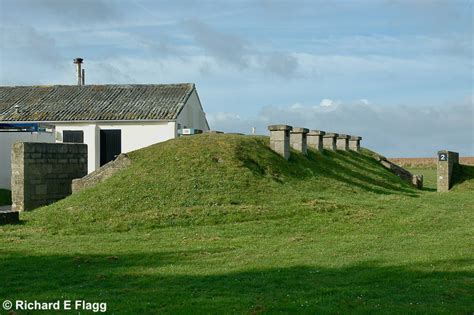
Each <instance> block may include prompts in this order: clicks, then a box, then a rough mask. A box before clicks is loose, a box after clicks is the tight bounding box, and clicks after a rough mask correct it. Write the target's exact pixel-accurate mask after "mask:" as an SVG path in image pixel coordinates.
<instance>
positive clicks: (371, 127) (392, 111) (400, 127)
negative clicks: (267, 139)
mask: <svg viewBox="0 0 474 315" xmlns="http://www.w3.org/2000/svg"><path fill="white" fill-rule="evenodd" d="M321 104H326V106H325V105H322V106H303V105H301V104H297V106H295V104H293V105H290V106H287V107H277V106H267V107H264V108H263V109H262V110H261V111H260V112H259V113H258V114H257V115H256V116H255V117H249V118H242V117H241V116H238V115H232V114H224V113H221V114H220V116H219V117H220V118H221V119H211V120H210V124H211V128H215V129H218V130H223V131H227V132H244V133H249V132H250V130H251V127H252V126H256V127H257V130H258V133H260V134H267V132H266V126H267V125H269V124H276V123H284V124H289V125H292V126H302V127H306V128H310V129H319V130H326V131H330V132H339V133H346V134H352V135H359V136H362V137H363V145H364V146H366V147H368V148H370V149H373V150H375V151H377V152H380V153H382V154H385V155H387V156H392V157H394V156H413V157H416V156H433V155H434V154H435V152H437V151H438V150H441V149H450V150H454V151H459V152H460V153H461V155H474V119H473V118H474V106H473V103H472V101H471V100H470V97H469V98H466V99H465V100H464V101H462V102H452V103H451V104H447V105H445V106H419V105H418V106H407V105H401V106H383V105H380V104H377V105H375V104H371V103H369V102H362V101H356V102H345V103H342V102H341V104H342V105H343V106H337V107H336V108H335V110H332V111H327V110H325V108H327V107H328V106H327V105H330V107H331V106H333V105H332V104H334V101H332V100H330V99H324V100H322V101H321Z"/></svg>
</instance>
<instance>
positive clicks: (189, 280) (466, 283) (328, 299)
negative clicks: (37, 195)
mask: <svg viewBox="0 0 474 315" xmlns="http://www.w3.org/2000/svg"><path fill="white" fill-rule="evenodd" d="M224 251H226V250H225V249H224ZM219 252H220V250H214V251H210V252H203V251H181V252H179V251H176V252H151V253H147V254H128V255H120V254H118V256H107V255H85V256H84V255H57V256H54V255H51V256H46V255H25V254H23V253H19V252H7V253H3V255H2V258H1V259H0V270H1V274H2V286H1V288H0V297H1V298H4V299H10V300H15V299H28V300H41V301H54V300H57V299H73V300H74V299H85V300H87V301H98V302H107V303H108V312H110V313H117V314H156V313H163V312H164V313H189V312H193V313H199V314H201V313H240V314H242V313H260V312H271V313H280V312H282V313H367V312H375V313H384V314H385V313H398V314H406V313H466V314H467V313H470V312H472V310H474V300H472V295H471V294H472V290H473V287H472V277H474V273H473V272H469V271H453V272H448V271H436V269H438V270H446V268H454V267H455V266H459V269H464V270H466V267H467V266H469V265H470V264H472V261H471V260H453V261H434V262H431V263H429V264H427V265H422V264H413V265H407V266H386V265H381V264H379V263H377V262H367V263H361V264H358V265H352V266H346V267H340V268H327V267H317V266H312V267H308V266H293V267H285V268H269V269H254V270H246V271H234V272H229V273H216V272H214V271H213V270H212V269H209V267H207V266H204V265H202V264H201V265H200V266H199V265H198V267H196V264H195V262H196V261H198V260H204V259H206V257H211V255H213V254H219ZM190 266H192V268H190ZM199 268H201V269H199Z"/></svg>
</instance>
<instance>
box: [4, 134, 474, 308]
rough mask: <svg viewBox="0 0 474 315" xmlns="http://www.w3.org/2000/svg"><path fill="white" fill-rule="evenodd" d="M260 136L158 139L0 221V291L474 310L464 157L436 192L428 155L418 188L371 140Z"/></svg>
mask: <svg viewBox="0 0 474 315" xmlns="http://www.w3.org/2000/svg"><path fill="white" fill-rule="evenodd" d="M267 144H268V139H267V138H265V137H250V136H245V137H244V136H230V135H200V136H195V137H194V136H193V137H189V138H180V139H177V140H172V141H168V142H165V143H161V144H158V145H154V146H151V147H149V148H146V149H143V150H140V151H136V152H133V153H131V154H130V157H131V159H132V160H133V164H132V166H131V167H130V168H129V169H127V170H125V171H122V172H121V173H119V174H117V175H116V176H114V177H112V178H110V179H109V180H107V181H106V182H104V183H102V184H100V185H98V186H97V187H95V188H92V189H89V190H86V191H83V192H81V193H79V194H77V195H73V196H71V197H69V198H67V199H65V200H63V201H60V202H58V203H56V204H54V205H51V206H48V207H44V208H41V209H37V210H35V211H32V212H30V213H22V216H21V219H22V224H20V225H14V226H3V227H0V255H1V256H0V275H1V286H0V299H2V300H3V299H10V300H16V299H27V300H40V301H55V300H58V299H60V300H62V299H72V300H74V299H85V300H87V301H90V302H107V308H108V312H109V313H115V314H156V313H172V314H176V313H198V314H200V313H219V314H222V313H239V314H242V313H244V314H246V313H250V314H257V313H313V314H314V313H341V314H346V313H381V314H410V313H417V314H418V313H446V314H470V313H472V312H473V311H474V299H473V298H472V296H473V294H474V264H473V258H474V254H473V253H474V246H473V243H474V242H473V240H474V239H473V237H474V228H473V224H472V222H473V221H474V220H473V219H474V193H473V192H474V187H473V183H474V175H473V174H472V168H469V167H467V168H466V169H462V170H458V171H459V172H460V173H459V174H458V178H459V179H458V184H457V185H455V187H454V188H453V190H452V191H451V192H449V193H443V194H438V193H436V174H435V172H436V170H435V169H434V168H422V169H416V172H417V173H422V174H423V175H424V176H425V183H426V188H425V189H424V190H423V191H418V190H415V189H413V188H412V187H410V186H408V185H406V184H405V183H403V182H401V181H400V180H399V179H398V178H397V177H396V176H395V175H393V174H391V173H389V172H387V171H386V170H385V169H384V168H383V167H381V166H380V165H379V164H378V163H377V162H376V161H375V160H374V159H373V158H372V155H373V153H372V152H370V151H368V150H364V151H363V152H362V154H359V153H353V152H339V153H334V152H324V153H323V154H321V153H317V152H312V151H311V152H310V154H309V155H308V157H305V156H302V155H300V154H298V153H295V152H292V157H291V158H290V160H289V161H288V162H286V161H284V160H283V159H282V158H280V157H279V156H278V155H276V154H275V153H273V152H272V151H270V150H269V149H268V148H267ZM466 174H467V175H466ZM0 314H1V311H0ZM18 314H23V313H22V312H18Z"/></svg>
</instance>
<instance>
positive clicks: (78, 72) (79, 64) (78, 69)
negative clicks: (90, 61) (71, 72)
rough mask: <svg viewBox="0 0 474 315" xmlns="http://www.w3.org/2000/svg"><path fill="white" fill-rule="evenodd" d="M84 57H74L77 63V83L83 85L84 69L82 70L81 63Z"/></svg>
mask: <svg viewBox="0 0 474 315" xmlns="http://www.w3.org/2000/svg"><path fill="white" fill-rule="evenodd" d="M83 60H84V59H82V58H76V59H74V61H73V62H74V63H75V64H76V74H77V85H79V86H81V85H82V84H83V83H82V82H83V81H82V70H81V65H82V61H83Z"/></svg>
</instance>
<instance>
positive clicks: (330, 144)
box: [323, 132, 339, 151]
mask: <svg viewBox="0 0 474 315" xmlns="http://www.w3.org/2000/svg"><path fill="white" fill-rule="evenodd" d="M337 136H339V134H337V133H333V132H327V133H326V134H325V135H323V148H324V149H326V150H332V151H336V138H337Z"/></svg>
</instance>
